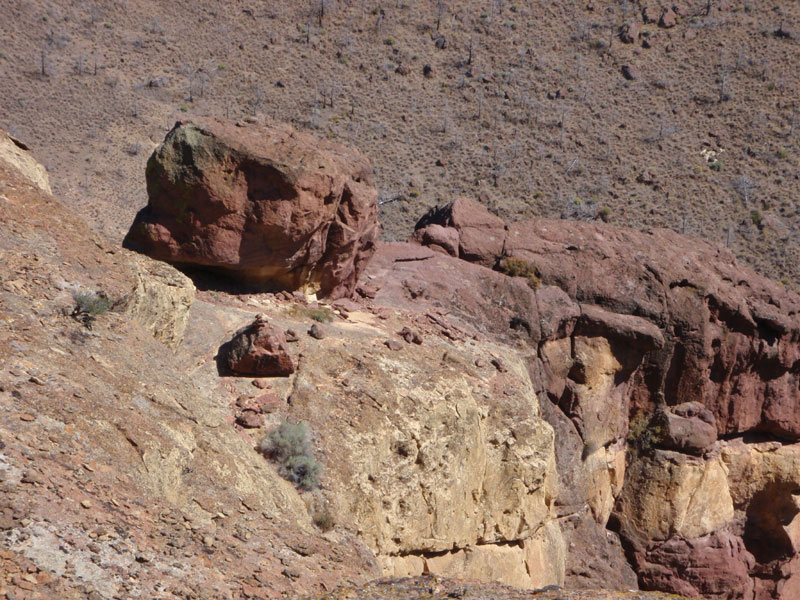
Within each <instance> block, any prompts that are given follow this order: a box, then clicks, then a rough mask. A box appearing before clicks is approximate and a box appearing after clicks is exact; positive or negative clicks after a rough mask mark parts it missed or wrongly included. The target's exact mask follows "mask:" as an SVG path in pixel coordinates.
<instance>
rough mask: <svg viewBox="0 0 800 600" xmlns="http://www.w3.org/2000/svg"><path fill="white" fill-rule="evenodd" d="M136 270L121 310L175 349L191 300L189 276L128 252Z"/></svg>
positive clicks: (187, 316)
mask: <svg viewBox="0 0 800 600" xmlns="http://www.w3.org/2000/svg"><path fill="white" fill-rule="evenodd" d="M129 256H130V258H131V260H132V262H133V265H134V268H135V270H136V273H135V276H136V287H135V288H134V289H133V291H132V292H131V293H130V295H129V296H128V298H127V299H126V302H125V307H124V309H125V312H126V314H127V315H128V316H129V317H130V318H131V319H133V320H135V321H137V322H138V323H139V325H141V326H142V327H144V328H145V329H147V330H148V331H150V332H151V333H152V334H153V336H154V337H155V338H156V339H157V340H159V341H160V342H162V343H164V344H165V345H166V346H168V347H170V348H172V349H173V350H175V349H176V348H177V347H178V346H180V344H181V342H182V341H183V335H184V332H185V331H186V323H187V322H188V320H189V311H190V309H191V307H192V303H193V302H194V296H195V287H194V284H193V283H192V280H191V279H189V278H188V277H186V275H184V274H183V273H181V272H180V271H178V270H177V269H176V268H175V267H173V266H171V265H168V264H167V263H163V262H160V261H156V260H153V259H151V258H148V257H146V256H142V255H138V254H134V253H129Z"/></svg>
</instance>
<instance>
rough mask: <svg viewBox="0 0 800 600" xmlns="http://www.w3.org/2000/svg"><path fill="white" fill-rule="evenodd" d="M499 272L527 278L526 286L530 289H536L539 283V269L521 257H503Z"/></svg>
mask: <svg viewBox="0 0 800 600" xmlns="http://www.w3.org/2000/svg"><path fill="white" fill-rule="evenodd" d="M500 272H501V273H505V274H506V275H508V276H509V277H524V278H525V279H527V280H528V286H529V287H530V288H531V289H532V290H536V289H538V288H539V284H540V283H541V279H540V275H539V270H538V269H537V268H536V267H534V266H533V265H532V264H531V263H529V262H528V261H527V260H524V259H522V258H514V257H513V256H509V257H508V258H505V259H503V260H502V261H501V263H500Z"/></svg>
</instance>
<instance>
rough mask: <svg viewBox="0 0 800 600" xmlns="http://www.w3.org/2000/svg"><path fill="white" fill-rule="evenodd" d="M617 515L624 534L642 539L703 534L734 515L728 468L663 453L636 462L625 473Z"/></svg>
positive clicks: (716, 461)
mask: <svg viewBox="0 0 800 600" xmlns="http://www.w3.org/2000/svg"><path fill="white" fill-rule="evenodd" d="M617 512H618V514H619V515H620V518H621V520H622V521H623V525H624V527H626V529H627V530H628V532H629V533H631V534H638V536H640V537H641V538H643V539H648V540H665V539H668V538H670V537H673V536H681V537H686V538H694V537H700V536H702V535H706V534H708V533H711V532H712V531H714V530H716V529H719V528H720V527H723V526H724V525H725V524H727V523H728V522H730V521H731V519H733V516H734V509H733V499H732V498H731V493H730V489H729V486H728V468H727V467H726V466H725V463H724V462H723V461H722V459H721V458H720V457H716V458H713V459H711V460H708V461H706V460H703V459H699V458H693V457H689V456H686V455H683V454H679V453H677V452H669V451H662V450H659V451H656V452H655V453H654V456H653V457H640V458H639V460H637V461H636V462H634V463H633V465H631V467H630V468H629V469H628V472H627V474H626V485H625V487H624V489H623V491H622V494H621V495H620V501H619V508H618V511H617Z"/></svg>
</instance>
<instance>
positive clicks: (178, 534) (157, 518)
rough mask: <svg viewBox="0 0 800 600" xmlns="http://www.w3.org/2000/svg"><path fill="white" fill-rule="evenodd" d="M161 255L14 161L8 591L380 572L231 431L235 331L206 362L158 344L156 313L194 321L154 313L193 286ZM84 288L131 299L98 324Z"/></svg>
mask: <svg viewBox="0 0 800 600" xmlns="http://www.w3.org/2000/svg"><path fill="white" fill-rule="evenodd" d="M148 263H151V261H150V259H148V258H146V257H141V256H133V255H131V254H130V253H128V252H127V251H122V250H120V249H118V248H113V247H111V246H108V245H107V244H105V243H104V241H103V240H102V239H101V238H99V237H97V236H96V235H95V234H94V233H93V232H92V231H90V230H89V229H88V228H87V227H86V225H85V224H84V223H82V222H81V221H80V219H78V218H77V217H76V216H75V215H73V214H71V213H70V212H69V211H67V210H65V209H64V207H63V206H62V205H61V204H60V203H59V202H58V201H57V200H56V199H54V198H53V197H52V196H50V195H49V194H47V193H45V192H44V191H42V190H41V189H40V188H39V187H38V186H37V185H35V184H34V183H33V182H32V181H30V180H29V179H28V178H27V177H25V176H24V175H22V174H21V173H20V172H19V171H18V170H17V169H16V168H14V167H13V166H11V165H9V164H8V163H7V162H5V161H4V160H2V159H0V356H2V360H0V547H1V548H0V594H2V595H4V596H8V597H9V598H12V597H16V598H31V599H32V600H38V599H40V598H41V599H49V598H59V599H64V600H78V599H80V600H83V599H85V598H114V597H124V598H137V597H141V598H156V597H165V596H167V595H168V596H169V597H172V598H244V597H251V598H257V597H259V596H261V597H264V598H275V597H281V596H282V595H288V594H304V593H311V592H317V591H323V590H324V589H326V588H327V589H330V588H332V587H334V586H335V585H336V584H337V583H338V582H341V581H342V580H349V581H351V582H359V581H363V579H364V578H365V577H369V576H377V575H379V573H380V571H379V570H378V569H377V565H376V563H375V560H374V558H372V557H370V555H369V554H370V553H369V552H368V551H366V550H365V548H364V546H363V544H361V543H360V542H358V541H357V540H355V539H354V538H353V537H352V536H351V535H348V534H347V533H346V532H342V533H341V534H340V533H336V532H332V533H330V534H329V539H326V538H324V537H322V536H320V535H318V532H317V530H316V528H315V527H314V525H313V524H312V518H311V515H309V512H308V509H307V508H306V505H305V503H304V502H303V500H302V498H301V497H300V496H299V495H298V493H297V492H296V490H295V489H294V486H293V485H291V484H290V483H289V482H287V481H285V480H283V479H282V478H280V477H279V476H278V474H277V473H276V472H275V470H274V469H272V468H270V467H269V465H267V464H265V462H264V458H263V456H261V455H260V454H259V453H258V452H257V451H256V450H255V449H254V446H255V442H254V440H252V439H250V438H249V437H248V436H247V435H246V434H244V433H241V432H239V431H238V430H237V429H236V428H235V427H234V426H233V425H232V423H231V422H232V415H231V414H230V411H229V409H228V407H227V403H226V402H225V399H226V397H230V394H231V392H230V390H229V389H228V387H227V386H226V381H225V379H221V378H219V377H218V375H217V373H216V368H215V365H214V362H213V360H212V356H213V353H214V350H215V349H216V346H217V345H218V344H219V342H220V341H222V339H221V338H216V337H214V339H211V340H207V342H208V343H209V344H210V345H209V346H208V348H207V350H204V352H203V355H202V356H198V355H194V354H191V353H189V354H188V355H187V350H186V345H185V343H184V344H181V345H180V346H178V348H177V352H173V351H172V350H171V349H170V348H167V347H166V346H165V345H164V343H162V342H160V341H158V340H156V339H154V336H153V331H152V329H157V328H158V327H159V326H157V325H156V326H155V327H154V326H153V322H154V319H155V322H158V323H162V324H163V327H164V328H165V329H167V330H169V331H170V332H171V333H170V334H169V335H168V336H166V338H162V339H164V341H168V342H169V343H171V344H172V343H173V341H174V342H176V341H177V336H178V335H179V334H178V329H179V328H180V327H179V325H178V322H179V321H180V320H181V318H180V317H178V318H176V317H175V316H170V315H158V314H157V310H156V307H157V306H164V307H169V306H173V307H176V308H179V307H185V306H186V304H187V303H188V299H189V297H190V295H191V291H192V288H191V286H190V285H188V284H187V283H186V282H185V280H184V279H183V276H177V275H175V274H174V272H173V271H172V268H171V267H168V266H166V265H160V266H159V265H155V266H154V268H153V270H151V269H150V266H148ZM151 266H152V265H151ZM159 273H161V275H164V278H162V277H161V275H159ZM151 277H152V279H151ZM173 283H174V284H175V288H174V289H172V287H173V286H172V284H173ZM76 289H80V290H86V289H90V290H102V291H103V292H105V293H106V294H107V295H108V296H109V297H111V298H112V299H114V300H121V302H119V303H118V304H117V305H116V306H115V307H114V308H113V309H112V310H110V311H109V312H107V313H104V314H98V315H97V316H96V319H95V321H94V323H93V326H92V328H91V329H87V328H86V327H85V326H84V325H83V324H81V323H79V322H78V321H76V320H75V319H73V318H71V317H70V316H69V315H70V313H71V310H72V307H73V306H74V302H75V301H74V300H73V298H72V293H73V292H74V290H76ZM131 294H133V296H132V297H133V298H134V299H132V300H130V301H129V302H128V304H129V306H133V307H138V308H136V309H134V312H136V311H138V314H139V315H140V317H137V318H132V315H133V314H134V313H126V312H124V311H123V309H122V307H123V305H124V304H125V302H124V299H125V298H126V297H128V296H129V295H131ZM136 298H138V299H136ZM159 299H161V300H163V301H164V302H163V303H162V302H161V300H159ZM167 299H169V301H167ZM184 301H187V302H184ZM198 304H201V305H202V304H203V303H202V302H195V303H194V304H192V306H191V309H190V310H189V312H190V317H189V323H190V325H189V326H188V327H187V332H186V333H185V335H184V338H185V339H186V338H188V339H192V340H193V339H194V336H196V335H197V333H198V330H199V331H201V332H202V329H203V326H204V325H203V323H202V322H201V323H200V324H199V326H198V324H197V320H196V319H194V318H193V317H192V316H191V315H192V313H194V312H196V311H198ZM219 310H222V309H219ZM143 315H147V317H146V318H145V316H143ZM237 317H238V320H237V322H238V323H241V322H242V320H243V319H242V315H241V314H238V315H237ZM162 318H163V320H159V319H162ZM250 318H252V316H250ZM231 330H232V329H231ZM156 333H158V332H157V331H156ZM173 345H174V344H173ZM237 381H239V380H238V379H237ZM241 383H242V386H243V387H244V386H246V387H248V388H250V389H255V388H253V387H252V386H251V385H250V380H245V381H241ZM221 400H222V401H221ZM292 547H294V548H297V549H298V550H299V551H302V552H304V554H303V555H301V554H300V553H299V552H298V551H295V550H292ZM282 561H284V562H290V563H291V567H292V571H291V575H292V577H291V578H290V577H289V576H286V575H283V574H282V571H284V570H286V568H287V567H286V565H285V564H284V563H283V562H282Z"/></svg>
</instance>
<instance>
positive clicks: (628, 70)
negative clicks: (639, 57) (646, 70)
mask: <svg viewBox="0 0 800 600" xmlns="http://www.w3.org/2000/svg"><path fill="white" fill-rule="evenodd" d="M622 76H623V77H624V78H625V79H627V80H628V81H634V80H636V79H639V71H638V70H637V69H636V67H634V66H633V65H622Z"/></svg>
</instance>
